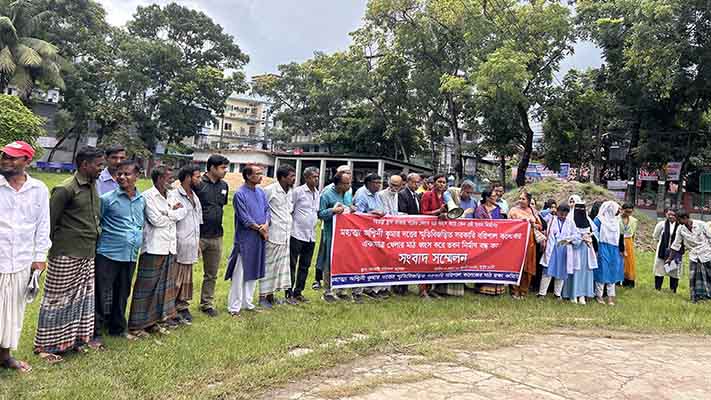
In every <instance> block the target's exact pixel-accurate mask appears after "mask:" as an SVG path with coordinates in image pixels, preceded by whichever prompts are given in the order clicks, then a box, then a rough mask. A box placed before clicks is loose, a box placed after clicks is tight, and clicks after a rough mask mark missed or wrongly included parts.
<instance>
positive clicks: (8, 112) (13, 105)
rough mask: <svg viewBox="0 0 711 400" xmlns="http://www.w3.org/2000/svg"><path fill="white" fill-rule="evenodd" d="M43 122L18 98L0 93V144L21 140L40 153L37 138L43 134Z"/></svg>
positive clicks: (40, 148)
mask: <svg viewBox="0 0 711 400" xmlns="http://www.w3.org/2000/svg"><path fill="white" fill-rule="evenodd" d="M44 122H45V121H44V120H43V119H42V118H40V117H38V116H36V115H35V114H33V113H32V111H30V110H29V109H28V108H27V107H25V106H24V105H23V104H22V102H21V101H20V99H19V98H17V97H15V96H9V95H6V94H0V143H1V144H0V145H1V146H4V145H5V144H7V143H10V142H13V141H15V140H23V141H25V142H27V143H29V144H30V145H31V146H32V147H33V148H35V149H36V150H35V151H36V152H37V151H38V155H41V150H42V147H41V146H38V145H37V138H38V137H40V136H42V135H44V134H45V131H44Z"/></svg>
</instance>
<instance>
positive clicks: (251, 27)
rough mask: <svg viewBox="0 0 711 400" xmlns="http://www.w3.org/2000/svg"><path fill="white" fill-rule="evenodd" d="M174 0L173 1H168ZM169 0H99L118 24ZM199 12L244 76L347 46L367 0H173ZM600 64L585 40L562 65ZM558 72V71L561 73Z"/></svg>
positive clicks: (269, 70) (583, 65) (598, 53)
mask: <svg viewBox="0 0 711 400" xmlns="http://www.w3.org/2000/svg"><path fill="white" fill-rule="evenodd" d="M172 1H175V0H172ZM172 1H171V0H154V1H150V0H99V2H100V3H101V4H103V6H104V8H106V12H107V18H108V21H109V22H110V23H111V24H113V25H123V24H125V23H126V21H128V20H129V19H130V18H131V15H133V13H134V12H135V11H136V7H137V6H139V5H142V6H145V5H149V4H153V3H157V4H161V5H164V4H166V3H170V2H172ZM175 2H177V3H179V4H182V5H184V6H187V7H190V8H193V9H197V10H200V11H203V12H204V13H206V14H207V15H209V16H210V17H212V19H213V20H215V21H216V22H217V23H219V24H220V25H222V27H223V28H224V29H225V31H227V32H228V33H230V34H231V35H232V36H234V38H235V41H236V43H238V44H239V46H240V47H241V48H242V50H243V51H244V52H246V53H247V54H248V55H249V58H250V62H249V64H248V65H247V67H246V71H245V72H246V74H247V76H248V77H249V76H252V75H256V74H261V73H265V72H276V71H277V66H278V65H279V64H286V63H289V62H291V61H303V60H306V59H308V58H310V57H311V56H312V55H313V53H314V51H323V52H333V51H337V50H342V49H345V48H347V47H348V44H349V43H350V37H349V36H348V33H349V32H352V31H354V30H355V29H356V28H357V27H358V26H360V25H361V22H362V18H363V15H364V12H365V4H366V0H177V1H175ZM599 65H600V51H599V50H598V49H596V48H595V47H594V46H593V45H592V44H590V43H583V44H579V45H577V46H576V54H575V55H574V56H572V57H569V58H568V59H566V60H565V61H564V62H563V64H562V65H561V69H562V71H561V72H562V73H563V74H564V72H565V71H567V70H568V69H570V68H579V69H580V68H587V67H593V66H599ZM561 75H562V74H561Z"/></svg>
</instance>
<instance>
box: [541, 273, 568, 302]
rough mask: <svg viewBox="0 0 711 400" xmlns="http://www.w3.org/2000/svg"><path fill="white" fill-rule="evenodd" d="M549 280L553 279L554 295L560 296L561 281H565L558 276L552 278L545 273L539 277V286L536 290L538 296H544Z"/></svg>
mask: <svg viewBox="0 0 711 400" xmlns="http://www.w3.org/2000/svg"><path fill="white" fill-rule="evenodd" d="M551 280H553V294H555V297H560V296H561V294H562V293H563V283H564V282H565V281H563V280H562V279H558V278H555V279H553V277H552V276H548V275H545V274H544V275H543V276H542V277H541V286H540V288H539V290H538V294H539V295H540V296H545V295H546V294H547V293H548V286H549V285H550V284H551Z"/></svg>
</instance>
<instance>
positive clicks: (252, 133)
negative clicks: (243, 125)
mask: <svg viewBox="0 0 711 400" xmlns="http://www.w3.org/2000/svg"><path fill="white" fill-rule="evenodd" d="M255 133H257V127H256V126H250V127H249V134H250V135H254V134H255Z"/></svg>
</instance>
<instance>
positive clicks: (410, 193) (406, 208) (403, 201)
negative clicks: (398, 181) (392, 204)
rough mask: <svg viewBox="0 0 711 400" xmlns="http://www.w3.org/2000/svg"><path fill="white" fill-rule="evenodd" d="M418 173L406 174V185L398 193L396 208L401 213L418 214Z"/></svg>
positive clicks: (419, 180) (419, 179)
mask: <svg viewBox="0 0 711 400" xmlns="http://www.w3.org/2000/svg"><path fill="white" fill-rule="evenodd" d="M421 180H422V179H421V178H420V175H418V174H415V173H411V174H409V175H407V185H406V186H405V188H404V189H402V190H401V191H400V193H398V196H397V209H398V211H399V212H401V213H405V214H408V215H418V214H420V194H419V193H417V188H418V187H420V182H421Z"/></svg>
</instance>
